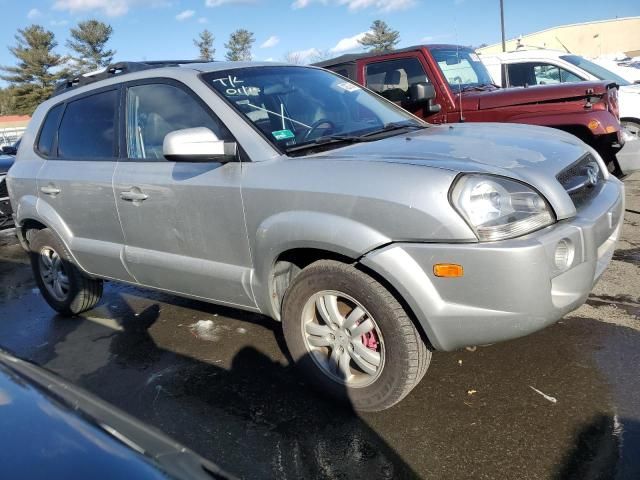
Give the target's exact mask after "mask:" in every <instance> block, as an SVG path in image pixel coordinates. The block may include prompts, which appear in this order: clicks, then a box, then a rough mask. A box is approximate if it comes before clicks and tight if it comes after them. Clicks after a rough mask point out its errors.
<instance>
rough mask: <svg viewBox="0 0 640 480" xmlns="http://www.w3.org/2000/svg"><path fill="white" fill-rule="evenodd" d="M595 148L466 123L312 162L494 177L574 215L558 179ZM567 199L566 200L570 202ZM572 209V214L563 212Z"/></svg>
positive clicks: (536, 132) (551, 135) (529, 130)
mask: <svg viewBox="0 0 640 480" xmlns="http://www.w3.org/2000/svg"><path fill="white" fill-rule="evenodd" d="M590 151H591V149H590V148H589V147H588V146H587V145H586V144H584V143H583V142H582V141H580V140H579V139H578V138H576V137H574V136H573V135H570V134H568V133H565V132H562V131H560V130H555V129H551V128H547V127H536V126H532V125H520V124H504V123H461V124H450V125H441V126H431V127H429V128H427V129H424V130H420V131H417V132H412V133H409V134H404V135H397V136H394V137H390V138H386V139H382V140H378V141H374V142H366V143H357V144H353V145H350V146H347V147H344V148H339V149H336V150H330V151H327V152H323V153H320V154H316V155H313V157H315V158H318V157H323V158H329V159H342V160H352V161H379V162H387V163H403V164H411V165H422V166H427V167H432V168H440V169H446V170H451V171H454V172H456V173H463V172H464V173H474V172H480V173H491V174H495V175H502V176H506V177H510V178H514V179H517V180H520V181H522V182H525V183H527V184H529V185H532V186H533V187H535V188H536V189H538V190H539V191H540V192H542V193H543V194H544V195H545V197H546V198H547V199H548V200H549V201H550V202H551V203H552V204H555V205H554V206H555V207H557V208H558V209H559V210H560V211H558V210H556V213H557V214H559V218H562V217H563V216H564V215H565V214H566V215H570V214H573V212H575V210H574V209H573V204H570V205H568V206H567V204H566V198H568V197H567V195H566V192H565V191H564V189H563V188H562V186H561V185H560V183H559V182H558V181H557V180H556V178H555V177H556V175H557V174H558V173H559V172H560V171H561V170H563V169H564V168H566V167H567V166H569V165H571V164H572V163H574V162H575V161H577V160H578V159H579V158H580V157H582V156H583V155H584V154H585V153H587V152H590ZM565 197H566V198H565ZM564 210H569V211H566V212H565V211H564Z"/></svg>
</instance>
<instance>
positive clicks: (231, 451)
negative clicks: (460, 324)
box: [0, 175, 640, 479]
mask: <svg viewBox="0 0 640 480" xmlns="http://www.w3.org/2000/svg"><path fill="white" fill-rule="evenodd" d="M625 183H626V184H627V209H628V210H627V213H626V221H625V228H624V232H623V240H622V241H621V242H620V244H619V250H618V251H617V252H616V255H615V259H614V261H613V262H612V265H611V267H610V268H609V270H608V271H607V272H606V273H605V276H604V277H603V279H602V280H601V281H600V283H599V284H598V285H597V286H596V288H595V290H594V292H593V294H592V295H591V297H590V299H589V301H588V304H587V305H585V306H584V307H582V308H581V309H579V310H577V311H576V312H574V313H573V314H571V315H569V316H568V317H567V318H565V319H563V320H562V321H561V322H559V323H558V324H556V325H554V326H552V327H550V328H547V329H546V330H543V331H541V332H539V333H536V334H534V335H531V336H528V337H526V338H523V339H519V340H515V341H511V342H506V343H502V344H496V345H493V346H488V347H478V348H475V349H466V350H462V351H460V352H454V353H436V354H435V355H434V356H433V361H432V364H431V366H430V368H429V371H428V372H427V375H426V376H425V378H424V380H423V381H422V382H421V384H420V385H419V386H418V387H417V388H416V389H415V390H414V391H413V392H412V393H411V394H410V395H409V396H408V397H407V398H406V399H405V400H404V401H403V402H401V403H400V404H399V405H397V406H395V407H393V408H392V409H390V410H387V411H385V412H381V413H367V414H356V413H355V412H353V411H351V410H350V409H349V408H346V407H344V406H338V405H335V404H333V403H331V402H329V401H326V400H324V399H323V398H322V397H321V396H319V395H317V394H316V393H315V392H314V391H313V390H311V389H310V388H309V387H308V386H307V385H305V384H304V382H303V381H301V379H300V378H299V377H298V376H297V375H296V374H295V371H294V370H293V369H292V367H291V366H290V365H289V361H288V359H287V356H286V354H285V352H286V348H285V345H284V340H283V337H282V335H281V333H280V329H279V324H278V323H277V322H275V321H273V320H270V319H268V318H266V317H263V316H260V315H256V314H250V313H246V312H241V311H238V310H232V309H228V308H223V307H218V306H214V305H208V304H205V303H201V302H195V301H191V300H185V299H181V298H178V297H174V296H170V295H165V294H160V293H157V292H150V291H147V290H142V289H138V288H134V287H130V286H122V285H117V284H113V283H109V284H106V286H105V295H104V297H103V300H102V301H101V302H100V304H99V305H98V307H97V308H95V309H94V310H92V311H90V312H87V313H86V314H85V315H83V316H82V317H80V318H74V319H65V318H59V317H57V316H56V315H55V314H54V313H53V311H52V310H51V309H50V308H49V307H48V306H47V305H46V304H45V302H44V300H43V299H42V297H41V296H40V294H39V293H38V291H37V289H36V288H35V283H34V282H33V280H32V277H31V271H30V268H29V265H28V260H27V257H26V255H25V254H24V253H23V252H22V250H21V248H20V247H19V246H18V245H17V243H16V241H15V239H14V238H13V237H12V236H11V234H10V233H3V234H0V278H1V279H2V284H1V285H0V347H2V348H5V349H6V350H9V351H10V352H12V353H14V354H16V355H18V356H20V357H22V358H25V359H28V360H31V361H33V362H35V363H37V364H39V365H42V366H44V367H45V368H47V369H49V370H52V371H54V372H56V373H58V374H60V375H61V376H63V377H65V378H67V379H69V380H72V381H73V382H75V383H77V384H78V385H80V386H82V387H84V388H86V389H87V390H89V391H91V392H93V393H95V394H97V395H98V396H100V397H102V398H103V399H105V400H107V401H109V402H111V403H112V404H114V405H116V406H118V407H120V408H121V409H123V410H125V411H126V412H128V413H130V414H132V415H134V416H136V417H138V418H140V419H141V420H143V421H146V422H147V423H149V424H151V425H154V426H155V427H157V428H159V429H161V430H162V431H164V432H165V433H167V434H169V435H170V436H172V437H174V438H175V439H177V440H178V441H180V442H182V443H184V444H185V445H186V446H188V447H190V448H191V449H193V450H195V451H196V452H198V453H200V454H201V455H203V456H205V457H207V458H209V459H211V460H212V461H214V462H216V463H218V464H219V465H220V466H222V467H224V468H225V469H227V470H228V471H230V472H232V473H235V474H237V475H238V476H241V477H244V478H338V479H342V478H348V477H351V478H364V477H369V478H474V479H476V478H487V479H494V478H521V479H529V478H532V479H533V478H536V479H537V478H541V479H546V478H553V479H597V478H602V479H607V478H617V479H635V478H639V479H640V455H638V453H640V375H639V374H638V366H639V365H640V318H639V316H640V175H637V176H636V177H632V178H631V179H628V180H627V181H626V182H625Z"/></svg>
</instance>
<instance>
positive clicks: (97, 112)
mask: <svg viewBox="0 0 640 480" xmlns="http://www.w3.org/2000/svg"><path fill="white" fill-rule="evenodd" d="M117 98H118V92H117V90H110V91H108V92H102V93H97V94H95V95H91V96H90V97H84V98H81V99H79V100H74V101H72V102H70V103H68V104H67V108H66V110H65V112H64V115H63V117H62V123H61V124H60V129H59V131H58V156H59V157H61V158H68V159H78V160H91V159H99V158H113V157H115V152H114V144H115V142H114V139H115V111H116V99H117Z"/></svg>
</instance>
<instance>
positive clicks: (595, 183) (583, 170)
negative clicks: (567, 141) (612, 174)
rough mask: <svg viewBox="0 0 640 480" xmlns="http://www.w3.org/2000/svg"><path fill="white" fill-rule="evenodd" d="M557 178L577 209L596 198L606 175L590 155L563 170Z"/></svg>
mask: <svg viewBox="0 0 640 480" xmlns="http://www.w3.org/2000/svg"><path fill="white" fill-rule="evenodd" d="M556 178H557V179H558V181H559V182H560V184H561V185H562V186H563V187H564V189H565V190H566V191H567V193H568V194H569V196H570V197H571V200H573V204H574V205H575V207H576V209H577V208H580V207H582V206H583V205H584V204H585V203H587V202H589V201H590V200H591V199H592V198H593V197H595V196H596V195H597V194H598V192H599V191H600V189H601V188H602V181H603V180H604V175H603V173H602V170H601V169H600V164H599V163H598V162H597V161H596V159H595V158H594V157H593V155H591V154H590V153H588V154H587V155H585V156H584V157H582V158H581V159H580V160H578V161H577V162H575V163H573V164H572V165H569V166H568V167H567V168H565V169H564V170H562V171H561V172H560V173H559V174H558V175H557V176H556Z"/></svg>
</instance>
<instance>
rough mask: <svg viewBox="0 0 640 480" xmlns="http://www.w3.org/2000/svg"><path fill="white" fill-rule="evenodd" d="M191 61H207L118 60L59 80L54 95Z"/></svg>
mask: <svg viewBox="0 0 640 480" xmlns="http://www.w3.org/2000/svg"><path fill="white" fill-rule="evenodd" d="M190 63H207V62H205V61H203V60H151V61H144V62H117V63H113V64H111V65H109V66H108V67H105V68H104V69H102V70H100V71H99V72H97V73H93V74H92V73H89V74H85V75H79V76H77V77H72V78H68V79H66V80H63V81H61V82H59V83H58V84H57V85H56V87H55V89H54V91H53V93H52V94H51V96H52V97H55V96H56V95H60V94H62V93H64V92H67V91H68V90H71V89H73V88H77V87H82V86H84V85H89V84H91V83H95V82H98V81H100V80H106V79H107V78H111V77H114V76H116V75H123V74H125V73H133V72H139V71H141V70H149V69H152V68H162V67H179V66H180V65H186V64H190Z"/></svg>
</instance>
